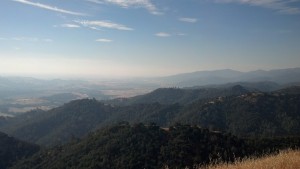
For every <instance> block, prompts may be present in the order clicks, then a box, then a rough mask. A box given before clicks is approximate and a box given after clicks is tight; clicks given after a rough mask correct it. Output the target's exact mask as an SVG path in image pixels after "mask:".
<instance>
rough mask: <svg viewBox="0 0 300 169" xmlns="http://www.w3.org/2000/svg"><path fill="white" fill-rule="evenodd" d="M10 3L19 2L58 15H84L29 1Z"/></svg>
mask: <svg viewBox="0 0 300 169" xmlns="http://www.w3.org/2000/svg"><path fill="white" fill-rule="evenodd" d="M12 1H15V2H20V3H23V4H26V5H31V6H35V7H38V8H42V9H46V10H50V11H55V12H60V13H65V14H70V15H77V16H85V15H86V14H84V13H79V12H73V11H69V10H65V9H61V8H58V7H56V6H51V5H46V4H41V3H38V2H31V1H29V0H12Z"/></svg>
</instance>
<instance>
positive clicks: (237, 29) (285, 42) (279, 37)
mask: <svg viewBox="0 0 300 169" xmlns="http://www.w3.org/2000/svg"><path fill="white" fill-rule="evenodd" d="M0 15H1V18H0V19H1V20H0V21H1V27H0V75H12V74H13V75H56V76H65V75H68V76H98V77H102V76H104V77H112V76H114V77H116V76H159V75H170V74H177V73H180V72H191V71H197V70H213V69H225V68H231V69H235V70H241V71H248V70H255V69H273V68H287V67H299V66H300V0H1V1H0Z"/></svg>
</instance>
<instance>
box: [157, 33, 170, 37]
mask: <svg viewBox="0 0 300 169" xmlns="http://www.w3.org/2000/svg"><path fill="white" fill-rule="evenodd" d="M154 35H155V36H158V37H170V36H171V34H169V33H166V32H158V33H156V34H154Z"/></svg>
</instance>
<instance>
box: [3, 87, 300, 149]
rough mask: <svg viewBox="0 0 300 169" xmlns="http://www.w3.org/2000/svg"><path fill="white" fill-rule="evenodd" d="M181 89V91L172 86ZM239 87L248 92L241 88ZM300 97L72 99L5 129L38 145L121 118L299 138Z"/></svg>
mask: <svg viewBox="0 0 300 169" xmlns="http://www.w3.org/2000/svg"><path fill="white" fill-rule="evenodd" d="M171 90H177V89H171ZM235 90H242V91H243V90H244V89H243V88H241V87H239V86H237V87H236V89H235ZM299 110H300V95H299V94H289V93H282V92H281V93H278V92H275V93H263V92H250V93H249V92H248V93H246V94H239V95H231V96H226V97H217V98H210V99H199V100H197V101H193V102H192V103H189V104H180V103H174V104H161V103H158V102H156V103H151V102H150V103H144V104H132V105H126V106H117V105H110V104H107V103H102V102H99V101H97V100H94V99H83V100H76V101H72V102H70V103H68V104H65V105H64V106H61V107H58V108H55V109H52V110H50V111H46V112H40V113H38V112H35V113H32V114H24V115H23V116H25V117H26V118H23V117H22V116H19V117H17V118H13V119H7V120H6V121H5V122H2V126H0V129H1V131H4V132H6V133H9V134H11V135H13V136H15V137H17V138H19V139H22V140H26V141H32V142H34V143H37V144H40V145H56V144H58V143H65V142H67V141H69V140H70V139H71V138H72V137H73V138H74V137H75V138H82V137H83V136H85V135H87V134H88V133H89V132H91V131H95V130H97V129H99V128H102V127H105V126H107V125H111V124H116V123H118V122H120V121H128V122H130V123H139V122H145V123H150V122H154V123H156V124H158V125H159V126H170V125H172V124H175V123H178V122H179V123H183V124H192V125H199V126H201V127H204V128H209V129H211V130H215V131H224V132H230V133H233V134H234V135H237V136H242V137H261V136H264V137H273V136H295V135H299V134H300V124H299V122H300V111H299Z"/></svg>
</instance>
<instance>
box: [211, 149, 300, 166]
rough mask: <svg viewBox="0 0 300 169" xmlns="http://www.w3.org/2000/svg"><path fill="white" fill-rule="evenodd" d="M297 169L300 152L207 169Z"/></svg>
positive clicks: (284, 152)
mask: <svg viewBox="0 0 300 169" xmlns="http://www.w3.org/2000/svg"><path fill="white" fill-rule="evenodd" d="M254 168H255V169H299V168H300V150H298V151H292V150H289V151H282V152H280V153H279V154H277V155H270V156H267V157H263V158H259V159H245V160H243V161H242V162H237V163H234V164H220V165H212V166H209V167H208V168H207V169H254Z"/></svg>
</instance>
